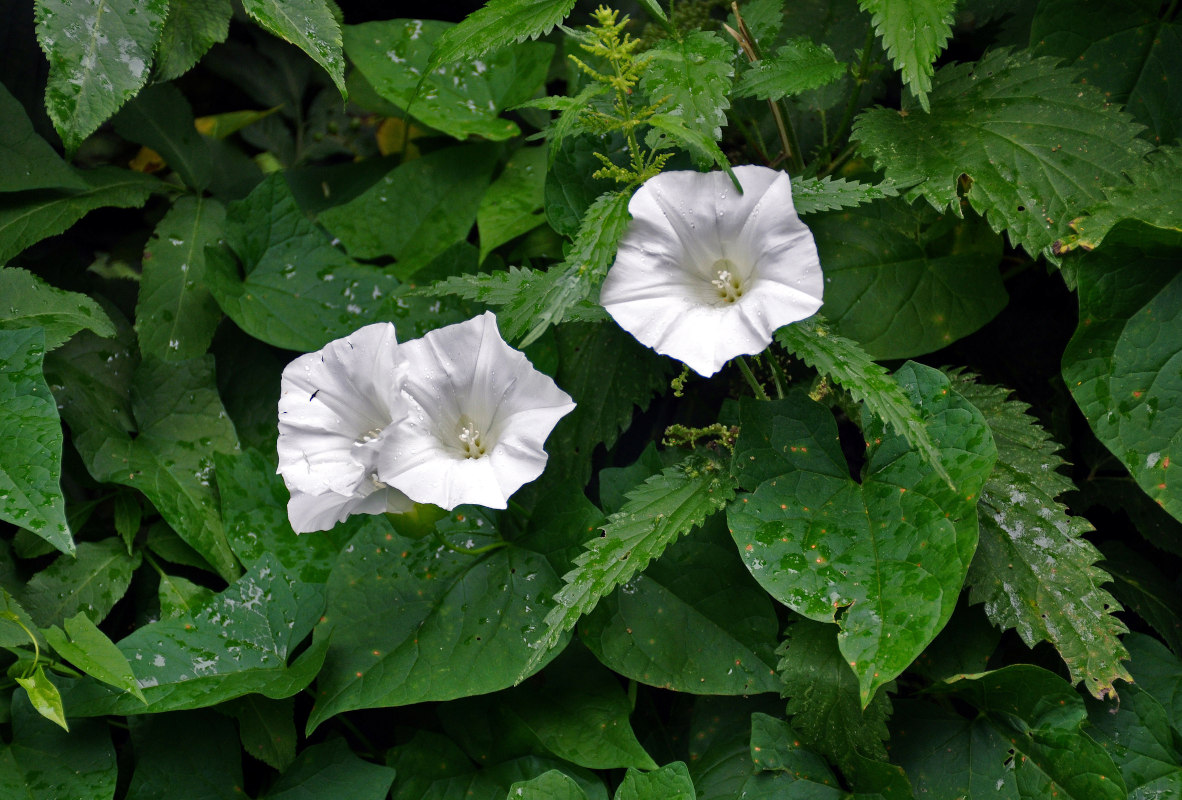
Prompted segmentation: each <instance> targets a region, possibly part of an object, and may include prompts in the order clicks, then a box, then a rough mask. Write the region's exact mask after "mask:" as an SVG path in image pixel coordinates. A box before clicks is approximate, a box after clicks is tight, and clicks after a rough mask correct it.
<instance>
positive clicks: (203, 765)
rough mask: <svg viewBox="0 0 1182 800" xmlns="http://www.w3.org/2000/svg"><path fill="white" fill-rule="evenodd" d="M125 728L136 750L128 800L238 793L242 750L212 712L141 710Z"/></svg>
mask: <svg viewBox="0 0 1182 800" xmlns="http://www.w3.org/2000/svg"><path fill="white" fill-rule="evenodd" d="M128 729H129V731H130V733H131V744H132V747H134V748H135V753H136V765H135V773H134V774H133V775H132V779H131V785H130V786H129V787H128V789H127V798H128V800H147V798H150V797H182V796H185V795H191V796H200V797H209V798H214V797H233V796H234V795H236V794H237V795H239V796H241V794H242V754H241V752H240V751H239V750H238V741H237V737H236V736H235V735H234V723H233V722H232V721H231V720H229V719H228V718H226V717H224V716H222V715H220V714H215V713H213V712H212V711H186V712H182V713H174V714H145V715H143V716H138V717H134V718H132V719H131V720H130V721H129V725H128ZM178 742H183V743H184V745H183V746H181V747H178V746H177V743H178ZM197 793H200V794H197Z"/></svg>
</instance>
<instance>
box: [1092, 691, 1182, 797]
mask: <svg viewBox="0 0 1182 800" xmlns="http://www.w3.org/2000/svg"><path fill="white" fill-rule="evenodd" d="M1088 722H1090V723H1091V725H1090V727H1089V728H1088V734H1089V735H1090V736H1091V738H1093V739H1095V740H1096V742H1097V743H1099V745H1100V746H1101V747H1103V748H1104V749H1105V750H1107V751H1108V753H1109V755H1111V756H1112V760H1113V761H1115V762H1116V765H1117V766H1118V767H1119V768H1120V773H1121V777H1123V778H1124V780H1125V784H1126V785H1127V786H1128V788H1129V797H1131V798H1139V799H1140V798H1144V799H1145V800H1148V798H1152V797H1159V798H1165V797H1178V796H1180V794H1179V793H1182V750H1180V749H1179V746H1178V738H1177V735H1176V734H1175V733H1174V731H1173V730H1172V729H1171V718H1170V716H1169V714H1168V713H1167V712H1166V710H1165V708H1163V707H1162V704H1161V703H1159V702H1158V701H1157V700H1156V699H1154V698H1153V696H1152V695H1150V694H1149V693H1148V692H1145V691H1143V690H1141V689H1139V688H1138V687H1137V686H1135V685H1134V686H1129V687H1125V688H1122V689H1121V690H1120V699H1119V700H1116V699H1113V700H1111V701H1109V702H1107V703H1100V702H1096V701H1091V702H1089V703H1088Z"/></svg>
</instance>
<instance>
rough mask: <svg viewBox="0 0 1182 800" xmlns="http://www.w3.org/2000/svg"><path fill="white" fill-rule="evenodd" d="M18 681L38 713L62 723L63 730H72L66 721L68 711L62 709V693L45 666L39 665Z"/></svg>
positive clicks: (59, 723)
mask: <svg viewBox="0 0 1182 800" xmlns="http://www.w3.org/2000/svg"><path fill="white" fill-rule="evenodd" d="M16 682H17V683H19V684H20V685H21V688H23V689H24V690H25V692H27V693H28V697H29V702H30V703H32V704H33V708H34V709H36V710H37V713H38V714H40V715H41V716H43V717H45V718H46V719H47V720H49V721H50V722H53V723H56V724H57V725H60V726H61V727H62V730H65V731H69V730H70V726H69V725H68V724H67V723H66V713H65V711H63V710H62V696H61V693H60V692H58V690H57V687H56V686H54V685H53V681H51V680H50V679H49V678H48V677H47V676H46V674H45V669H44V668H43V667H41V666H40V665H38V666H37V669H35V670H33V674H32V675H26V676H24V677H18V678H17V679H16Z"/></svg>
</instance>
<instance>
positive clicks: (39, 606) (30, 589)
mask: <svg viewBox="0 0 1182 800" xmlns="http://www.w3.org/2000/svg"><path fill="white" fill-rule="evenodd" d="M140 558H141V556H140V554H139V553H138V552H137V553H136V554H135V555H134V556H129V555H128V554H127V549H126V548H124V546H123V542H122V541H120V540H119V539H117V538H114V537H111V538H109V539H103V540H101V541H98V542H81V543H80V544H79V545H78V551H77V553H76V555H61V556H58V557H57V559H56V560H54V562H53V563H52V564H50V565H49V566H48V567H46V568H45V569H43V570H41V571H40V572H38V573H37V574H36V575H34V576H33V577H32V578H30V579H29V583H28V585H27V586H26V587H25V591H24V594H23V595H22V596H21V600H22V601H23V604H24V607H25V608H26V609H28V611H29V616H31V617H32V618H33V619H34V620H36V622H37V624H38V625H40V626H41V627H43V628H44V627H47V626H49V625H59V624H63V623H64V622H65V621H66V618H67V617H72V616H74V615H76V614H79V613H82V614H85V615H86V616H87V617H88V618H89V619H90V621H91V622H94V623H99V622H102V621H103V619H104V618H105V617H106V616H107V614H109V613H110V611H111V609H112V608H114V606H115V603H117V602H119V600H120V599H121V598H122V597H123V595H124V594H126V593H127V589H128V587H129V586H130V585H131V575H132V573H133V572H135V570H136V568H137V567H138V566H139V565H140Z"/></svg>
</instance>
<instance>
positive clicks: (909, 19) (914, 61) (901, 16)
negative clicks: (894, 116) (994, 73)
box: [858, 0, 956, 112]
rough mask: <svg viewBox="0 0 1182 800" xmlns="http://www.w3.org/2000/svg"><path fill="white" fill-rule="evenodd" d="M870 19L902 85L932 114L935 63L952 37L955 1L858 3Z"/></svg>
mask: <svg viewBox="0 0 1182 800" xmlns="http://www.w3.org/2000/svg"><path fill="white" fill-rule="evenodd" d="M858 5H859V6H861V8H862V10H863V11H865V12H867V13H868V14H870V15H871V19H872V22H873V24H874V30H875V31H876V32H877V33H878V36H879V38H880V39H882V45H883V48H884V49H885V50H886V51H887V55H889V56H890V57H891V61H892V62H893V63H894V65H895V69H897V70H899V72H901V73H903V83H905V84H906V85H907V87H908V88H909V89H911V92H912V94H914V95H915V96H916V97H917V98H919V104H920V106H922V107H923V110H924V111H925V112H926V111H928V110H929V101H928V92H929V91H930V90H931V88H932V73H933V71H934V70H933V67H932V62H934V61H935V60H936V57H937V56H938V55H940V51H942V50H943V49H944V45H945V44H946V43H947V42H948V37H950V36H951V35H952V11H953V9H954V8H955V7H956V0H858Z"/></svg>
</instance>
